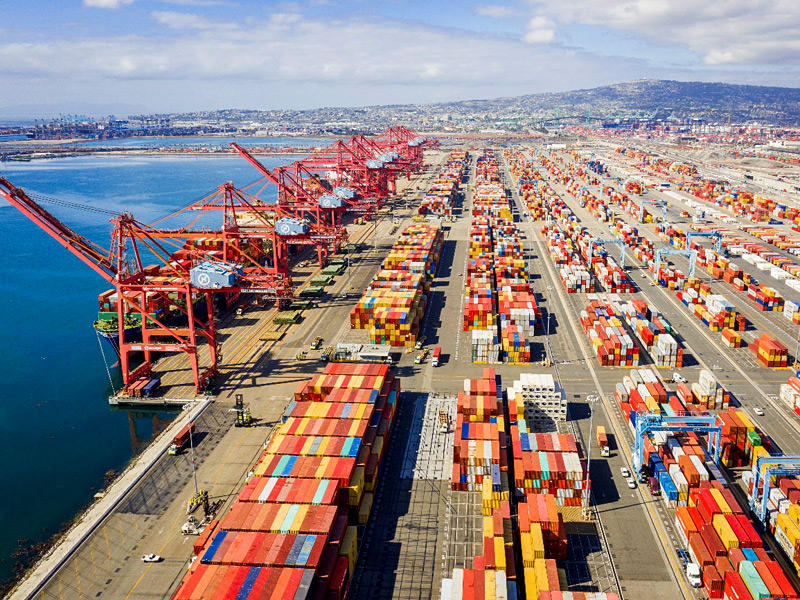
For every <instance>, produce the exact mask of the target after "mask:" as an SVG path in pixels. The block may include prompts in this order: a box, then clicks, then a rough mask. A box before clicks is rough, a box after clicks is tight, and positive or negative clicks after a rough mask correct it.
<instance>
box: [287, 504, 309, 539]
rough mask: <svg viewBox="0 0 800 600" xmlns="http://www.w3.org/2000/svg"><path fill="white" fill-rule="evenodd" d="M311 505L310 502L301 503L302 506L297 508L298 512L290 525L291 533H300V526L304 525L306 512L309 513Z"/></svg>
mask: <svg viewBox="0 0 800 600" xmlns="http://www.w3.org/2000/svg"><path fill="white" fill-rule="evenodd" d="M309 507H310V505H309V504H301V505H300V508H299V509H298V510H297V514H295V516H294V519H293V520H292V524H291V525H290V529H289V533H293V534H295V535H298V534H299V533H300V528H301V527H302V526H303V521H305V519H306V513H308V509H309Z"/></svg>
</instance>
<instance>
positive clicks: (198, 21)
mask: <svg viewBox="0 0 800 600" xmlns="http://www.w3.org/2000/svg"><path fill="white" fill-rule="evenodd" d="M150 16H151V17H153V19H155V21H156V22H157V23H160V24H161V25H165V26H166V27H169V28H170V29H214V28H218V27H221V26H222V25H221V24H220V23H219V22H218V21H212V20H211V19H207V18H205V17H201V16H199V15H190V14H187V13H179V12H173V11H166V10H156V11H153V12H152V13H150Z"/></svg>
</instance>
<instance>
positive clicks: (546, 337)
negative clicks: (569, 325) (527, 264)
mask: <svg viewBox="0 0 800 600" xmlns="http://www.w3.org/2000/svg"><path fill="white" fill-rule="evenodd" d="M554 289H555V288H554V287H553V286H552V285H548V286H547V299H548V300H550V297H551V296H552V295H553V290H554ZM552 305H553V303H552V302H548V304H547V331H546V332H545V334H544V340H545V344H547V361H548V363H549V364H551V365H552V364H553V352H552V351H551V350H550V317H551V316H552V314H553V311H552V310H550V307H551V306H552Z"/></svg>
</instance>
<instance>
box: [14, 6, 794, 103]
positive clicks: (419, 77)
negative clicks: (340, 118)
mask: <svg viewBox="0 0 800 600" xmlns="http://www.w3.org/2000/svg"><path fill="white" fill-rule="evenodd" d="M798 22H800V2H797V1H796V0H704V1H703V2H698V1H697V0H537V1H528V0H517V1H513V2H497V3H487V2H480V1H478V2H473V1H470V0H463V1H456V0H453V1H436V0H429V1H424V0H299V1H297V2H272V1H269V0H263V1H258V0H2V1H0V82H1V83H0V118H9V117H20V118H21V117H34V116H53V115H57V114H59V113H64V114H67V113H80V114H87V115H91V116H102V115H107V114H111V113H113V114H117V115H125V114H142V113H154V112H186V111H195V110H214V109H225V108H242V109H258V110H270V109H303V108H317V107H325V106H365V105H375V104H406V103H428V102H440V101H453V100H468V99H478V98H496V97H501V96H516V95H522V94H533V93H540V92H559V91H566V90H571V89H585V88H592V87H596V86H600V85H607V84H613V83H619V82H623V81H631V80H635V79H677V80H682V81H722V82H726V83H741V84H754V85H776V86H787V87H796V86H797V84H798V81H800V34H798V33H797V30H796V24H797V23H798Z"/></svg>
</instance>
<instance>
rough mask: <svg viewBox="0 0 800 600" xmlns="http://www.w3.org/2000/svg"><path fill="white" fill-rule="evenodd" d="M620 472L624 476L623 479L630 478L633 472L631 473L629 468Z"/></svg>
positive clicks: (623, 468) (624, 468)
mask: <svg viewBox="0 0 800 600" xmlns="http://www.w3.org/2000/svg"><path fill="white" fill-rule="evenodd" d="M619 472H620V473H622V476H623V477H630V476H631V472H630V471H628V468H627V467H622V468H621V469H620V470H619Z"/></svg>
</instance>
